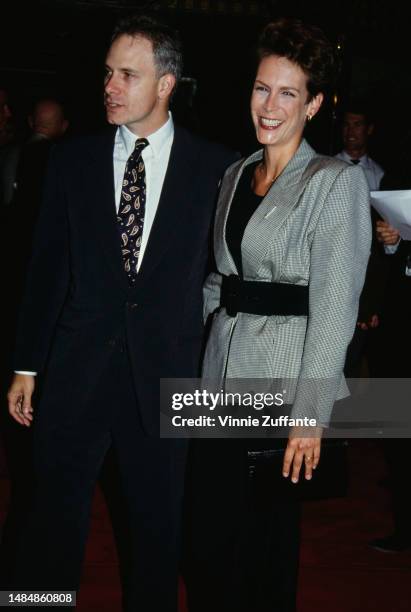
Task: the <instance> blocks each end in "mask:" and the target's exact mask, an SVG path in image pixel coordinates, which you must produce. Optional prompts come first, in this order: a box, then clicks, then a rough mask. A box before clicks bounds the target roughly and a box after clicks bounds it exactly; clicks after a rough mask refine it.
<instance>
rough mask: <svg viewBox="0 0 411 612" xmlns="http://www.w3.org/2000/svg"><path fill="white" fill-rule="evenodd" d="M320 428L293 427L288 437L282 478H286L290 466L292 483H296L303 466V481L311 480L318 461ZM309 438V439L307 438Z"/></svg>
mask: <svg viewBox="0 0 411 612" xmlns="http://www.w3.org/2000/svg"><path fill="white" fill-rule="evenodd" d="M321 435H322V429H321V427H311V428H303V427H293V428H292V429H291V432H290V435H289V437H288V444H287V448H286V449H285V454H284V462H283V476H284V478H288V476H289V474H290V469H291V465H292V474H291V480H292V482H294V483H296V482H298V478H299V476H300V470H301V466H302V464H303V461H304V464H305V479H306V480H311V478H312V475H313V470H315V468H316V467H317V465H318V463H319V461H320V453H321ZM308 436H311V437H308Z"/></svg>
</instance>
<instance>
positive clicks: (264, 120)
mask: <svg viewBox="0 0 411 612" xmlns="http://www.w3.org/2000/svg"><path fill="white" fill-rule="evenodd" d="M334 70H335V65H334V54H333V48H332V45H331V43H330V42H329V41H328V40H327V39H326V37H325V36H324V34H323V32H322V31H321V30H319V29H318V28H316V27H314V26H309V25H306V24H304V23H302V22H301V21H299V20H294V19H278V20H276V21H274V22H272V23H270V24H269V25H268V26H267V27H266V28H265V29H264V31H263V33H262V36H261V39H260V43H259V53H258V68H257V73H256V77H255V82H254V84H253V87H252V94H251V118H252V121H253V124H254V128H255V133H256V137H257V140H258V143H259V145H260V149H259V150H258V151H257V152H255V153H253V154H252V155H251V156H249V157H247V158H246V159H242V160H241V161H240V162H237V163H236V164H234V165H233V166H231V167H230V168H229V170H228V171H227V172H226V174H225V177H224V180H223V183H222V187H221V193H220V197H219V201H218V204H217V212H216V220H215V227H214V255H215V262H216V270H215V272H213V273H211V274H210V276H209V277H208V279H207V281H206V284H205V289H204V294H205V311H204V317H205V319H207V318H208V317H211V331H210V335H209V338H208V342H207V346H206V350H205V357H204V363H203V380H204V381H205V383H207V381H210V382H211V384H212V385H213V387H214V385H215V387H216V389H224V388H225V385H226V381H228V384H229V385H230V382H229V381H230V379H235V380H238V379H247V380H250V381H251V385H250V386H251V388H252V385H253V381H257V379H259V380H260V381H261V383H262V384H263V385H264V384H266V385H268V388H269V389H271V388H272V387H271V385H274V386H275V384H276V382H277V383H278V384H280V385H281V384H284V383H285V387H282V386H280V387H279V388H280V389H283V388H286V394H287V395H286V399H287V403H288V408H289V409H290V410H291V415H292V416H295V417H299V416H300V417H312V418H313V419H314V420H315V422H316V423H317V427H314V428H311V429H310V428H308V430H309V431H303V430H301V429H299V428H291V429H290V430H286V431H285V432H283V434H284V435H285V436H287V434H288V437H287V438H286V439H284V440H282V441H280V442H283V447H282V449H283V452H282V453H281V454H282V456H283V461H282V472H280V470H281V466H280V465H278V467H277V469H278V470H279V474H278V476H279V481H280V483H283V484H284V485H288V486H289V488H287V487H285V486H284V487H283V488H281V486H279V483H278V479H277V474H275V473H273V474H272V482H270V481H269V479H268V482H267V488H266V490H265V491H264V493H262V498H261V499H259V501H258V502H257V500H256V499H255V498H253V495H252V486H251V485H250V482H249V472H248V468H247V456H248V451H249V450H253V448H256V447H257V443H258V442H262V443H264V444H267V445H270V444H272V445H273V447H275V443H276V442H278V440H259V441H258V440H257V441H256V440H247V439H244V440H215V441H213V440H198V441H194V443H193V445H192V451H191V453H192V454H191V462H190V464H189V467H190V476H189V481H188V482H189V488H188V490H189V491H190V497H189V503H188V510H187V513H188V517H190V521H189V524H188V530H187V531H188V533H187V536H186V541H187V553H186V554H187V562H186V583H187V588H188V603H189V609H190V611H192V612H200V611H201V612H203V611H204V612H205V611H207V612H208V611H209V610H219V611H220V610H221V611H224V612H228V611H230V612H234V611H235V612H240V611H241V612H250V610H252V611H253V612H265V611H267V610H273V611H274V610H275V611H276V612H291V611H294V610H295V605H296V585H297V574H298V557H299V515H300V506H299V502H298V500H297V498H296V497H295V496H293V494H292V491H294V489H293V487H294V486H295V484H296V483H297V482H298V480H299V478H300V477H301V470H304V472H305V475H304V477H305V479H307V480H310V479H311V477H312V475H313V470H314V469H315V468H316V467H317V465H318V463H319V459H320V450H321V426H322V425H326V424H327V423H328V422H329V419H330V414H331V411H332V408H333V405H334V402H335V401H336V400H337V399H340V398H343V397H345V396H346V395H347V394H348V391H347V387H346V384H345V380H344V376H343V367H344V360H345V354H346V350H347V346H348V344H349V342H350V340H351V338H352V335H353V333H354V329H355V325H356V321H357V312H358V301H359V296H360V293H361V289H362V285H363V281H364V276H365V270H366V266H367V261H368V257H369V251H370V244H371V224H370V212H369V189H368V185H367V181H366V179H365V176H364V172H363V170H362V169H361V168H360V167H358V166H356V165H353V164H348V163H346V162H344V161H341V160H338V159H335V158H332V157H325V156H321V155H317V154H316V152H315V151H314V150H313V149H312V148H311V147H310V145H309V144H308V142H307V141H306V140H305V139H304V138H303V132H304V127H305V125H306V123H307V122H308V121H311V120H314V117H315V115H316V114H317V112H318V111H319V109H320V107H321V104H322V102H323V98H324V93H325V91H326V90H327V89H328V87H329V85H330V83H331V81H332V77H333V74H334ZM353 253H355V257H353ZM257 382H258V381H257ZM256 384H257V383H256ZM247 389H248V390H249V387H248V388H247ZM235 390H237V389H236V387H235V386H234V387H231V386H230V391H235ZM250 412H251V413H252V409H251V411H250ZM275 414H278V409H277V412H276V413H275ZM232 442H233V443H238V444H231V443H232ZM279 450H280V451H281V447H280V448H279ZM281 473H282V475H283V476H284V479H290V480H287V481H285V480H284V479H281V475H280V474H281ZM290 481H291V482H290ZM292 483H293V484H292ZM290 489H291V490H290Z"/></svg>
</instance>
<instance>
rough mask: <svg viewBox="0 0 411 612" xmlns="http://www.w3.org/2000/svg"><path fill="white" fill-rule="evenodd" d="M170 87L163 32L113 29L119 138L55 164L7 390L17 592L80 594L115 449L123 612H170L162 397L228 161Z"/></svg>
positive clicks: (189, 354)
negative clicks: (31, 480) (28, 448)
mask: <svg viewBox="0 0 411 612" xmlns="http://www.w3.org/2000/svg"><path fill="white" fill-rule="evenodd" d="M180 73H181V53H180V46H179V42H178V39H177V38H176V36H175V34H174V33H173V32H172V31H171V30H169V28H167V27H165V26H162V25H159V24H157V23H155V22H153V21H152V20H150V19H147V18H136V17H134V18H127V19H125V20H123V21H122V22H120V24H119V25H118V26H117V28H116V30H115V32H114V35H113V38H112V43H111V47H110V49H109V52H108V55H107V58H106V77H105V106H106V112H107V119H108V122H109V123H110V124H112V125H113V126H116V128H115V129H112V130H110V131H108V132H105V133H101V134H99V135H93V136H91V137H84V138H82V139H76V140H72V141H70V142H67V143H64V144H61V145H60V146H58V147H56V149H55V151H53V154H52V158H51V162H50V167H49V172H48V180H47V184H46V190H45V197H44V201H43V204H42V209H41V212H40V217H39V222H38V226H37V230H36V235H35V239H34V248H33V257H32V261H31V264H30V268H29V273H28V284H27V287H26V296H25V298H24V300H23V305H22V311H21V316H20V325H19V332H18V337H17V348H16V357H15V366H16V371H17V372H19V373H17V374H16V375H15V377H14V380H13V382H12V385H11V388H10V391H9V410H10V413H11V415H12V416H13V417H14V418H15V419H16V420H17V421H18V422H19V423H21V424H22V425H25V426H29V425H31V424H32V422H33V421H34V425H35V428H34V433H35V436H34V455H35V456H34V460H35V470H36V495H35V500H34V506H33V509H32V512H31V514H30V517H29V519H28V524H27V528H25V529H24V534H23V536H24V538H23V544H22V546H21V549H20V552H19V555H18V562H17V568H16V575H15V587H18V588H20V589H25V590H28V589H35V590H39V589H43V590H50V589H55V590H58V589H64V590H68V589H72V590H74V589H77V588H78V584H79V581H80V568H81V563H82V558H83V553H84V546H85V541H86V535H87V530H88V522H89V515H90V504H91V499H92V494H93V489H94V485H95V482H96V479H97V476H98V473H99V469H100V466H101V464H102V461H103V458H104V456H105V454H106V451H107V449H108V448H109V447H110V445H111V444H113V445H114V447H115V450H116V453H117V459H118V464H119V468H120V471H121V475H122V481H123V486H124V491H125V496H126V500H127V505H128V511H129V517H130V528H131V538H132V546H133V563H132V565H131V567H130V568H129V570H130V571H129V576H128V580H127V584H126V585H125V592H124V609H125V610H133V611H134V610H137V609H138V610H144V612H149V611H151V610H153V611H154V610H156V611H157V610H162V612H168V611H169V612H175V611H176V610H177V575H178V559H179V541H180V527H181V525H180V514H181V513H180V510H181V501H182V492H183V476H184V462H185V444H184V441H183V440H173V439H163V440H160V439H159V384H160V379H161V378H163V377H164V378H172V377H194V376H196V375H197V374H198V366H199V358H200V351H201V342H202V335H203V323H202V283H203V279H204V274H205V267H206V262H207V257H208V235H209V227H210V221H211V216H212V211H213V205H214V201H215V196H216V192H217V187H218V183H219V180H220V178H221V176H222V174H223V172H224V169H225V168H226V167H227V165H228V164H229V163H230V162H231V161H232V160H233V157H232V155H231V154H230V153H228V152H227V151H225V150H223V148H221V147H219V146H215V145H211V144H209V143H206V142H205V141H203V140H200V139H199V138H196V137H194V136H192V135H190V134H189V133H188V132H186V131H185V130H183V129H181V128H179V127H177V126H174V125H173V121H172V117H171V115H170V114H169V112H168V106H169V100H170V96H171V94H172V92H173V90H174V88H175V85H176V82H177V81H178V78H179V76H180ZM34 373H37V374H38V376H39V378H40V380H41V385H40V387H41V388H40V399H39V401H38V403H37V404H36V406H35V407H34V408H33V405H32V399H31V398H32V394H33V391H34V388H35V386H36V387H37V386H38V385H35V381H36V380H37V379H36V377H35V374H34ZM36 390H37V389H36Z"/></svg>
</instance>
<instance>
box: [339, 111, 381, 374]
mask: <svg viewBox="0 0 411 612" xmlns="http://www.w3.org/2000/svg"><path fill="white" fill-rule="evenodd" d="M342 119H343V120H342V131H341V135H342V141H343V146H344V148H343V150H342V151H340V153H338V154H337V155H336V157H337V158H338V159H342V160H344V161H346V162H347V163H349V164H352V165H356V166H357V165H358V166H361V168H362V169H363V170H364V174H365V177H366V179H367V183H368V186H369V189H370V191H374V190H378V189H379V186H380V182H381V179H382V177H383V175H384V170H383V169H382V168H381V166H379V164H377V162H376V161H374V160H373V159H371V157H370V156H369V154H368V153H369V140H370V137H371V136H372V134H373V133H374V128H375V126H374V123H373V121H372V119H371V116H370V111H369V109H368V108H367V105H366V103H365V101H364V100H361V99H357V100H355V99H354V100H350V101H349V102H348V103H347V104H346V106H345V110H344V113H343V118H342ZM371 218H372V225H373V228H374V227H375V223H376V221H377V215H376V213H375V210H374V209H373V208H372V209H371ZM386 268H387V265H386V261H385V256H384V253H383V251H382V249H381V248H380V246H379V245H378V244H377V240H376V236H375V231H374V230H373V238H372V245H371V255H370V259H369V261H368V266H367V273H366V276H365V281H364V287H363V290H362V292H361V297H360V304H359V310H358V322H357V327H356V329H355V333H354V336H353V338H352V340H351V342H350V344H349V346H348V349H347V357H346V362H345V368H344V373H345V375H346V376H347V378H355V377H361V374H362V357H363V355H364V354H365V355H367V356H372V353H373V350H374V344H375V341H376V339H375V330H376V328H377V327H378V325H379V318H380V313H381V307H382V302H383V297H384V290H385V284H386V275H387V269H386ZM370 361H371V362H372V359H370ZM369 367H372V365H371V364H370V363H369Z"/></svg>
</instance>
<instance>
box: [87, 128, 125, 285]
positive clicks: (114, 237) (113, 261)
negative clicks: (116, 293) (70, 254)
mask: <svg viewBox="0 0 411 612" xmlns="http://www.w3.org/2000/svg"><path fill="white" fill-rule="evenodd" d="M115 134H116V130H115V129H114V130H112V129H108V130H106V131H104V132H102V133H101V134H99V136H98V139H97V144H96V146H94V148H93V150H92V151H91V156H90V162H91V168H88V169H87V177H88V181H89V183H90V187H91V185H92V184H93V183H94V185H92V186H93V189H92V190H91V188H90V191H91V193H90V197H92V198H93V199H94V200H95V203H94V206H93V207H92V210H93V214H94V215H96V219H97V224H98V225H97V229H98V235H99V238H100V242H101V246H102V249H103V252H104V254H105V257H106V260H107V265H108V266H109V268H110V269H111V270H112V272H113V273H114V275H115V277H116V279H117V281H118V282H119V284H120V286H121V288H122V289H123V290H125V291H127V290H128V283H127V277H126V274H125V272H124V267H123V259H122V255H121V248H120V237H119V233H118V227H117V215H116V201H115V197H116V196H115V187H114V168H113V149H114V138H115ZM90 173H93V174H94V176H95V179H93V180H91V179H90Z"/></svg>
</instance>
